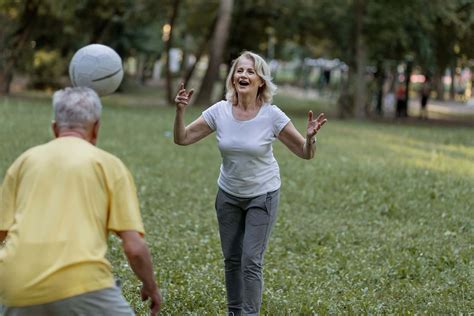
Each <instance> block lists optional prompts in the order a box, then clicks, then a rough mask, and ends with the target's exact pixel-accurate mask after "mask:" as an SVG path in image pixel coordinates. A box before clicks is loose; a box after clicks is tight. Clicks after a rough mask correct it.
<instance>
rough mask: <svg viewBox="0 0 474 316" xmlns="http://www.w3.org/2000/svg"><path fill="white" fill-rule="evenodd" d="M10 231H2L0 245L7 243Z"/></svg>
mask: <svg viewBox="0 0 474 316" xmlns="http://www.w3.org/2000/svg"><path fill="white" fill-rule="evenodd" d="M7 235H8V231H7V230H0V244H1V243H2V242H4V241H5V239H6V238H7Z"/></svg>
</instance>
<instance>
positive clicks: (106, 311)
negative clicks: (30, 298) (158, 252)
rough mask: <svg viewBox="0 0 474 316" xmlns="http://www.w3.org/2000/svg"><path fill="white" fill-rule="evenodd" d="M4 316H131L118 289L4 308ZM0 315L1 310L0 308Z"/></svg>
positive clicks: (128, 306)
mask: <svg viewBox="0 0 474 316" xmlns="http://www.w3.org/2000/svg"><path fill="white" fill-rule="evenodd" d="M4 309H5V310H4V311H3V315H4V316H89V315H94V316H115V315H118V316H133V315H135V313H134V312H133V310H132V308H131V307H130V305H128V303H127V302H126V301H125V298H124V297H123V296H122V292H121V290H120V288H118V287H113V288H106V289H103V290H98V291H93V292H87V293H84V294H80V295H76V296H72V297H69V298H66V299H62V300H58V301H54V302H51V303H46V304H38V305H30V306H23V307H8V306H6V307H4ZM0 315H2V314H1V308H0Z"/></svg>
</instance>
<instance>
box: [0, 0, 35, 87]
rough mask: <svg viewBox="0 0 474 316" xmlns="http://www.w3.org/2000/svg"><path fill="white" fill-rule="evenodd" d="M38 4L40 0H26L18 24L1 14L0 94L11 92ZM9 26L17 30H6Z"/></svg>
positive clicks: (32, 26)
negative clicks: (15, 70)
mask: <svg viewBox="0 0 474 316" xmlns="http://www.w3.org/2000/svg"><path fill="white" fill-rule="evenodd" d="M38 6H39V1H36V2H35V1H25V2H24V4H23V11H22V12H20V14H21V17H20V20H19V21H18V22H17V24H16V25H15V23H16V22H14V21H12V20H8V19H7V18H6V17H5V16H4V15H1V16H0V17H1V18H2V19H3V23H2V24H1V27H2V30H1V31H0V35H1V37H0V95H5V94H8V93H10V84H11V82H12V81H13V71H14V69H15V66H16V63H17V62H18V59H19V56H20V55H21V52H22V51H23V50H24V49H25V47H26V45H27V43H29V37H30V33H31V31H32V29H33V28H34V27H35V25H34V24H35V20H36V18H37V15H38ZM7 26H8V27H12V26H13V28H14V29H15V30H14V31H13V30H10V31H11V32H9V31H6V30H8V29H7ZM15 26H16V27H15ZM7 38H8V39H7Z"/></svg>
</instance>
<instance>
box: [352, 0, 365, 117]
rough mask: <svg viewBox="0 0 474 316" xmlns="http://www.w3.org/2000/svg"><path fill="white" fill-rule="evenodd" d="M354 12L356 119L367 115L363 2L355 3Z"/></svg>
mask: <svg viewBox="0 0 474 316" xmlns="http://www.w3.org/2000/svg"><path fill="white" fill-rule="evenodd" d="M355 11H356V21H355V24H356V25H355V27H356V50H355V53H356V56H355V62H356V73H355V76H354V79H355V91H354V92H355V95H354V102H355V104H354V108H355V115H356V117H359V118H363V117H366V116H367V114H368V105H367V84H366V78H365V68H366V65H367V45H366V43H365V36H364V18H365V14H366V3H365V0H356V1H355Z"/></svg>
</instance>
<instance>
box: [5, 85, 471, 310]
mask: <svg viewBox="0 0 474 316" xmlns="http://www.w3.org/2000/svg"><path fill="white" fill-rule="evenodd" d="M129 98H130V96H128V95H113V96H111V97H106V98H104V99H103V100H104V103H105V109H104V113H103V122H102V130H101V135H100V139H99V147H101V148H103V149H105V150H108V151H110V152H112V153H114V154H116V155H117V156H119V157H120V158H121V159H122V160H123V161H124V162H125V163H126V164H127V165H128V166H129V168H130V170H131V171H132V173H133V175H134V178H135V181H136V184H137V189H138V193H139V198H140V204H141V209H142V212H143V217H144V222H145V227H146V231H147V234H146V239H147V241H148V244H149V245H150V248H151V251H152V254H153V258H154V264H155V268H156V272H157V278H158V280H159V281H160V285H161V288H162V293H163V296H164V299H165V304H164V307H163V314H164V315H191V314H192V315H216V314H223V313H224V311H225V290H224V280H223V267H222V265H223V262H222V258H221V252H220V245H219V237H218V231H217V223H216V218H215V214H214V209H213V204H214V198H215V193H216V190H217V188H216V179H217V175H218V172H219V163H220V155H219V152H218V150H217V148H216V142H215V139H214V138H213V137H212V136H211V137H209V138H208V139H205V140H203V141H201V142H200V143H198V144H196V145H194V146H191V147H179V146H176V145H174V144H173V141H172V125H173V119H174V110H173V109H172V108H168V107H147V106H134V107H130V106H126V105H127V104H128V105H130V104H134V105H140V104H143V105H146V104H148V102H149V101H148V98H151V95H148V94H143V96H142V97H141V96H138V97H137V96H136V97H134V98H132V99H129ZM161 98H162V97H161ZM155 99H156V98H155ZM119 100H128V101H127V102H122V103H120V102H119ZM49 103H50V100H49V98H45V99H43V100H42V101H41V100H38V101H27V100H26V99H25V100H21V99H13V98H10V99H6V98H3V99H0V152H1V153H2V159H1V160H0V174H2V175H3V174H4V173H5V170H6V168H7V167H8V166H9V165H10V164H11V163H12V162H13V160H14V159H15V158H16V157H17V156H18V155H19V154H20V153H21V152H23V151H24V150H25V149H27V148H29V147H31V146H33V145H36V144H39V143H43V142H46V141H48V140H49V139H50V138H51V133H50V132H49V126H48V125H49V122H50V120H51V114H50V107H51V106H50V104H49ZM276 103H277V104H279V105H281V106H282V107H283V109H284V110H285V111H286V112H287V113H289V115H290V116H291V117H292V119H293V122H294V123H295V125H296V126H297V128H298V129H299V130H303V129H304V124H305V116H304V113H302V112H301V111H303V110H304V109H303V107H304V104H303V102H302V101H298V100H292V99H291V98H288V97H286V96H281V98H280V99H277V100H276ZM317 106H318V104H316V103H315V104H311V107H314V108H313V110H314V111H319V110H321V108H319V109H318V108H316V107H317ZM294 107H295V108H294ZM201 110H202V109H200V108H191V109H190V110H189V111H188V112H187V114H186V117H187V122H190V121H191V120H192V119H194V118H195V117H196V116H198V115H199V114H200V111H201ZM324 110H326V109H324ZM317 146H318V153H317V157H316V159H315V160H313V161H304V160H301V159H298V158H297V157H295V156H294V155H293V154H291V153H290V152H289V151H288V150H287V149H286V148H285V147H284V146H283V145H282V144H281V143H278V142H277V143H276V144H275V147H274V152H275V156H276V157H277V159H278V162H279V165H280V169H281V175H282V189H281V191H282V197H281V204H280V209H279V217H278V220H277V223H276V226H275V229H274V231H273V235H272V238H271V242H270V246H269V249H268V252H267V254H266V263H265V293H264V304H263V311H262V315H290V314H291V315H311V314H321V315H328V314H329V315H339V314H344V315H345V314H466V313H469V312H470V311H472V310H474V303H473V302H474V295H473V293H474V291H473V282H472V271H473V243H472V241H473V239H472V237H473V233H474V213H473V208H472V206H473V205H474V198H473V197H474V166H473V161H474V140H473V138H472V129H470V128H462V127H436V126H401V125H394V124H382V123H370V122H358V121H337V120H332V119H331V120H330V121H329V123H328V124H327V125H326V126H325V127H324V129H323V130H322V131H321V133H320V135H319V136H318V145H317ZM109 258H110V259H111V261H112V263H113V265H114V273H115V275H116V276H117V277H119V278H120V279H121V280H122V283H123V291H124V294H125V296H126V298H127V299H128V300H129V301H130V302H131V303H132V305H133V306H134V308H135V309H136V310H137V314H138V315H145V314H146V308H147V307H146V306H145V305H144V304H143V303H142V302H141V301H140V298H139V292H138V288H139V282H138V281H137V279H136V278H135V277H134V276H133V274H132V272H131V271H130V268H129V267H128V265H127V263H126V260H125V258H124V257H123V255H122V253H121V247H120V243H119V241H118V240H117V239H116V238H114V237H112V238H111V239H110V252H109Z"/></svg>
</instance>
